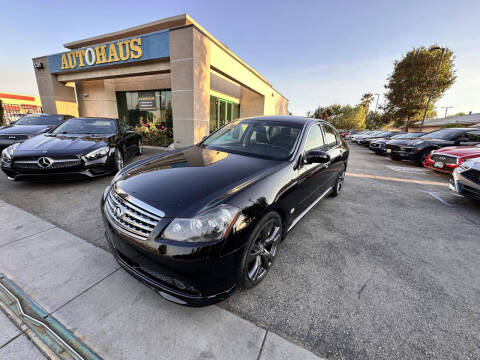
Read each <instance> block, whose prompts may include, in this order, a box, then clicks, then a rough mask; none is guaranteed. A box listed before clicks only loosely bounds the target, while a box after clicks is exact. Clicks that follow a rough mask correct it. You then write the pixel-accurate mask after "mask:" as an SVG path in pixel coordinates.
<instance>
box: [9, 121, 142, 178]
mask: <svg viewBox="0 0 480 360" xmlns="http://www.w3.org/2000/svg"><path fill="white" fill-rule="evenodd" d="M141 152H142V142H141V139H140V137H139V136H138V135H137V134H136V133H135V131H133V130H131V129H129V128H128V127H127V126H126V125H125V124H123V123H122V122H120V121H119V120H115V119H105V118H73V119H69V120H67V121H65V122H64V123H62V124H61V125H59V126H57V127H56V128H55V129H53V130H52V131H51V132H48V133H45V134H41V135H38V136H36V137H34V138H31V139H28V140H26V141H24V142H23V143H15V144H13V145H11V146H9V147H8V148H6V149H4V150H3V152H2V170H3V171H4V172H5V173H6V174H7V176H8V177H9V179H11V180H39V179H46V178H48V179H52V178H54V179H78V178H88V177H95V176H101V175H106V174H114V173H116V172H117V171H119V170H121V169H122V168H123V164H124V161H126V160H128V159H129V158H131V157H132V156H134V155H135V154H141Z"/></svg>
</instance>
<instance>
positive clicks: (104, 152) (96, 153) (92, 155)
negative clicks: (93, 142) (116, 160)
mask: <svg viewBox="0 0 480 360" xmlns="http://www.w3.org/2000/svg"><path fill="white" fill-rule="evenodd" d="M109 151H110V148H109V147H108V146H104V147H101V148H100V149H97V150H93V151H91V152H89V153H88V154H86V155H84V156H83V157H84V158H85V159H87V160H94V159H98V158H100V157H102V156H105V155H107V154H108V153H109Z"/></svg>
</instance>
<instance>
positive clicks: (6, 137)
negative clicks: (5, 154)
mask: <svg viewBox="0 0 480 360" xmlns="http://www.w3.org/2000/svg"><path fill="white" fill-rule="evenodd" d="M26 139H28V135H16V134H11V135H0V140H26Z"/></svg>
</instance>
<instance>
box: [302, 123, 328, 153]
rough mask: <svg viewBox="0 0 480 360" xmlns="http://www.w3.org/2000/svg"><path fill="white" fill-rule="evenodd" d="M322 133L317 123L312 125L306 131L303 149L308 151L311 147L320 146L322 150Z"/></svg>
mask: <svg viewBox="0 0 480 360" xmlns="http://www.w3.org/2000/svg"><path fill="white" fill-rule="evenodd" d="M323 145H324V142H323V134H322V130H321V129H320V126H319V125H314V126H312V127H311V128H310V131H309V132H308V137H307V140H306V142H305V151H310V150H312V149H316V148H320V149H321V150H323Z"/></svg>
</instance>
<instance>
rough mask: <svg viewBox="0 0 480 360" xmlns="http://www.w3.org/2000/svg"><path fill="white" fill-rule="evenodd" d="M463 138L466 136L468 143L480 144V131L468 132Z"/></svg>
mask: <svg viewBox="0 0 480 360" xmlns="http://www.w3.org/2000/svg"><path fill="white" fill-rule="evenodd" d="M463 136H465V137H466V138H467V139H468V141H472V142H477V141H478V142H480V130H473V131H467V132H466V133H465V134H464V135H463Z"/></svg>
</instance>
